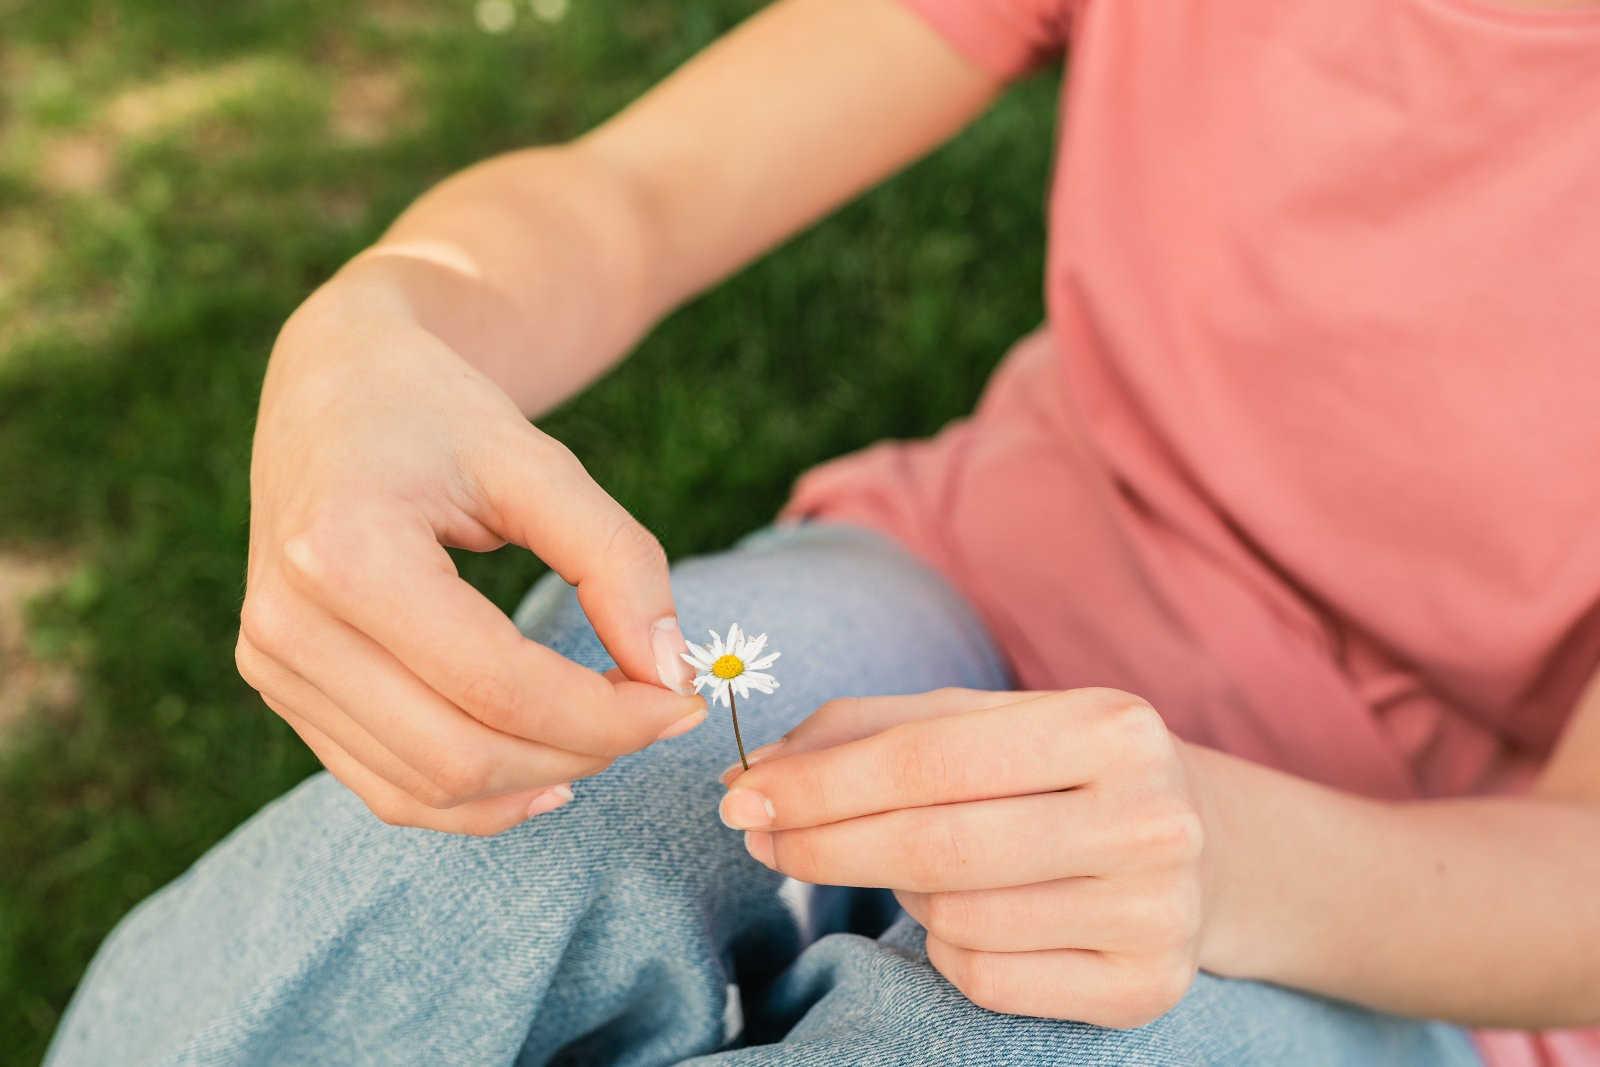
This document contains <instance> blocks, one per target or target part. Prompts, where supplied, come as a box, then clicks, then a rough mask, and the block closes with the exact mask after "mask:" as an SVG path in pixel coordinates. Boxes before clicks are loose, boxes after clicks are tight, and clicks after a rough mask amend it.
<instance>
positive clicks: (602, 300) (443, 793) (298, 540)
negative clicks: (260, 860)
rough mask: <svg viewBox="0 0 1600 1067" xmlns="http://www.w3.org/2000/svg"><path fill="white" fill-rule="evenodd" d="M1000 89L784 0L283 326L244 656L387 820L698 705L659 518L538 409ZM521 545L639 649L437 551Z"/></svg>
mask: <svg viewBox="0 0 1600 1067" xmlns="http://www.w3.org/2000/svg"><path fill="white" fill-rule="evenodd" d="M997 91H998V86H997V85H996V84H995V83H994V81H993V79H991V78H989V77H987V76H985V75H982V74H980V73H979V72H977V71H975V70H973V69H971V68H970V67H968V66H967V64H966V63H965V61H963V60H962V59H960V58H959V57H958V56H957V55H956V54H955V53H954V51H952V50H951V49H950V48H949V47H948V46H947V45H946V44H945V43H944V42H943V40H942V39H940V38H939V37H937V35H935V34H934V33H933V31H931V30H929V29H928V28H926V27H925V26H924V25H923V24H922V23H921V21H920V20H918V19H917V18H916V17H915V16H913V15H911V14H910V13H908V12H906V11H904V10H902V9H901V8H900V7H899V6H898V5H897V4H895V3H894V2H893V0H788V2H786V3H782V4H779V5H777V6H775V7H774V8H772V9H770V10H768V11H766V12H764V13H763V14H761V15H759V16H757V17H756V18H755V19H753V20H751V21H750V22H748V23H747V24H746V25H745V26H743V27H741V28H740V29H738V30H736V31H735V32H734V33H733V34H732V35H731V36H730V37H728V38H727V39H725V40H724V41H723V42H721V43H720V44H718V45H715V46H713V47H712V48H711V49H709V50H708V51H707V52H705V53H704V54H703V55H701V56H700V57H699V58H697V59H696V60H694V61H693V62H691V63H690V64H688V65H687V66H686V67H685V68H684V69H683V70H681V71H679V72H678V73H677V74H676V75H674V76H673V77H671V78H669V79H667V81H665V82H664V83H663V84H662V85H661V86H659V87H658V88H657V89H655V90H654V91H653V92H652V93H650V94H649V95H647V96H646V97H644V98H643V99H641V100H640V101H639V102H637V103H636V104H634V105H633V106H632V107H630V108H629V109H627V110H626V111H624V112H623V113H622V114H620V115H619V116H617V117H616V118H614V119H613V120H611V121H610V122H609V123H607V124H605V125H604V126H602V127H600V128H599V129H597V130H595V131H594V132H593V133H591V134H589V135H588V136H586V137H584V138H583V139H581V140H580V141H578V142H576V143H574V144H571V145H566V146H561V147H556V148H542V149H533V150H528V151H522V152H513V153H511V154H509V155H506V156H502V157H499V158H496V159H492V160H489V161H488V162H485V163H482V164H480V165H478V166H475V167H472V168H470V169H468V170H467V171H464V172H463V173H461V174H458V175H456V176H454V177H452V178H450V179H448V180H447V181H445V182H444V183H443V184H442V185H440V186H439V187H438V188H436V189H434V190H433V191H431V192H429V193H427V194H426V195H424V196H423V197H422V198H421V199H420V200H419V201H417V203H416V204H415V205H414V206H412V207H411V208H410V209H409V210H408V211H406V212H405V213H404V214H403V215H402V216H401V218H400V219H399V220H398V221H397V222H396V223H395V224H394V226H393V227H392V228H391V229H390V231H389V232H388V233H387V234H386V235H385V236H384V237H383V239H382V240H381V241H380V242H379V243H378V244H377V245H376V246H375V247H374V248H372V249H369V250H368V251H367V252H365V253H363V254H361V255H359V256H357V257H356V258H355V259H354V260H353V261H352V262H351V263H350V264H348V265H347V266H346V267H345V268H344V269H342V270H341V271H340V272H339V273H338V274H337V275H336V276H335V277H334V278H333V279H332V280H331V281H329V282H328V283H327V284H325V285H324V286H323V287H322V288H321V289H319V290H318V291H317V292H316V293H315V294H313V295H312V296H311V297H310V298H309V299H308V300H307V301H306V303H305V304H304V305H303V306H302V307H301V308H299V309H298V310H297V311H296V312H295V313H294V315H293V316H292V317H291V318H290V320H289V322H288V323H287V324H286V325H285V326H284V328H283V330H282V332H281V334H280V336H279V338H278V341H277V344H276V345H275V346H274V349H273V353H272V358H271V360H270V362H269V365H268V370H267V376H266V381H265V383H264V385H263V388H262V398H261V407H260V412H259V417H258V422H257V429H256V436H255V447H254V455H253V460H252V466H251V503H252V507H251V520H250V558H249V567H248V574H247V584H246V594H245V599H244V605H243V610H242V613H241V624H240V635H239V640H238V644H237V648H236V659H237V661H238V665H239V669H240V672H241V673H242V674H243V675H244V677H245V678H246V679H247V680H248V681H249V682H250V683H251V684H252V685H253V686H254V687H255V688H256V689H258V690H259V691H260V692H261V694H262V696H263V699H264V700H265V701H266V703H267V704H268V705H269V706H270V707H271V708H272V709H273V710H274V711H276V712H278V713H279V714H280V715H282V716H283V718H284V719H285V720H287V721H288V723H289V724H290V725H291V726H292V727H293V728H294V729H295V730H296V732H297V733H299V735H300V736H301V738H302V739H304V740H305V742H306V743H307V744H308V745H309V746H310V747H311V748H312V749H313V750H314V751H315V752H316V754H317V756H318V757H319V758H320V759H321V760H322V762H323V763H324V764H325V765H326V766H327V768H328V770H329V771H330V772H331V773H333V774H334V775H335V776H336V777H338V778H339V779H340V780H341V781H343V782H344V783H345V784H346V785H348V786H349V787H350V788H351V789H352V790H354V791H355V792H356V793H357V794H358V795H359V796H360V797H361V798H362V800H364V801H365V802H366V803H367V805H368V806H369V807H370V808H371V809H372V810H373V811H374V812H375V813H376V814H377V815H378V816H379V817H380V818H382V819H384V820H386V821H388V822H392V823H398V824H406V825H414V826H425V827H431V828H434V829H440V830H451V831H457V832H462V833H476V834H492V833H497V832H499V831H501V830H504V829H506V828H507V827H509V826H512V825H515V824H516V823H517V822H519V821H521V820H522V819H524V818H526V817H528V815H529V814H536V813H539V812H542V811H548V810H551V809H552V808H554V807H557V806H559V805H560V804H561V803H564V802H565V801H566V800H567V799H569V798H570V796H571V793H570V790H568V789H567V788H566V783H568V782H570V781H572V780H573V779H575V778H578V777H582V776H584V775H589V774H594V773H596V772H597V771H599V770H601V769H602V768H604V767H605V766H606V765H607V764H608V763H609V761H610V759H611V758H613V757H615V756H617V755H620V754H622V753H625V752H629V751H633V750H636V749H638V748H641V747H643V746H645V745H647V744H649V743H651V742H652V741H654V740H656V739H657V738H659V737H662V736H670V735H671V734H672V733H673V732H675V731H677V732H681V731H682V730H685V729H689V728H692V727H693V726H694V725H696V724H697V723H698V721H699V720H700V719H701V718H703V717H704V714H705V712H704V704H703V702H702V701H701V700H700V699H699V698H698V697H695V696H692V695H679V693H677V692H672V691H670V690H669V687H675V688H677V689H678V690H679V691H680V692H682V693H688V692H689V691H688V688H687V682H688V670H687V666H686V665H685V664H684V663H683V662H682V661H681V660H680V659H679V658H678V653H679V652H681V651H683V648H684V645H683V641H682V637H681V633H679V631H678V629H677V625H676V622H675V619H674V612H673V604H672V592H671V586H670V583H669V580H668V575H667V562H666V558H665V556H664V555H663V553H662V551H661V548H660V546H659V545H658V544H657V542H656V540H655V538H654V537H653V536H652V535H651V534H650V532H649V531H647V530H646V529H644V527H642V526H641V525H639V524H638V523H637V522H636V521H634V520H633V519H632V517H631V516H629V515H628V513H627V512H626V511H625V510H624V509H623V508H622V507H621V506H619V505H618V504H617V503H616V502H615V501H613V500H612V499H611V498H610V497H609V496H607V495H606V493H605V492H604V491H603V490H602V489H601V488H600V487H599V486H598V485H596V484H595V483H594V482H593V480H592V479H590V478H589V476H588V475H587V474H586V473H585V471H584V469H583V467H582V465H581V463H580V462H579V461H578V460H577V459H576V458H575V457H574V456H573V455H572V454H571V453H570V452H569V451H568V450H567V449H565V448H564V447H563V446H562V445H561V444H560V443H559V442H557V441H555V440H553V439H551V438H550V437H548V436H546V435H545V434H543V433H541V432H540V431H538V430H537V429H535V428H534V427H532V426H530V425H529V424H528V422H527V416H529V415H537V414H538V413H540V412H542V411H545V410H547V409H548V408H550V407H551V406H553V405H554V404H556V403H558V402H560V401H561V400H562V399H564V398H566V397H567V396H569V395H571V394H572V393H573V392H575V391H577V390H578V389H580V388H582V387H583V386H584V385H585V384H587V383H588V382H589V381H591V380H593V379H594V378H595V377H597V376H598V375H599V374H600V373H601V372H602V371H603V370H605V369H606V368H607V367H609V366H611V365H612V364H613V363H615V362H616V361H617V360H618V359H619V358H621V356H622V354H623V353H624V352H625V351H626V350H627V349H628V347H629V346H631V345H632V344H633V343H634V342H635V341H636V340H637V339H638V338H639V336H640V335H641V334H642V333H643V332H644V331H645V330H647V329H648V328H649V326H650V325H651V324H652V323H653V322H655V321H656V320H657V319H659V318H660V317H661V316H663V315H665V314H666V313H667V312H668V311H670V310H671V309H672V308H673V307H675V306H676V305H678V304H679V303H681V302H682V301H683V300H685V299H687V298H688V297H689V296H691V295H693V294H694V293H696V292H698V291H700V290H701V289H703V288H705V287H706V286H708V285H710V284H712V283H713V282H715V281H717V280H718V279H720V278H721V277H723V276H724V275H726V274H728V273H729V272H730V271H732V270H733V269H735V268H736V267H737V266H739V265H740V264H742V263H744V262H745V261H747V260H749V259H750V258H752V257H753V256H755V255H757V254H758V253H760V252H762V251H764V250H765V249H767V248H769V247H771V246H772V245H773V244H775V243H776V242H777V241H779V240H780V239H782V238H783V237H785V236H787V235H788V234H790V233H793V232H794V231H796V230H798V229H799V228H801V227H802V226H803V225H805V224H806V223H808V222H810V221H811V220H813V219H815V218H816V217H817V216H819V215H821V214H823V213H824V212H825V211H827V210H828V209H829V208H831V207H833V206H834V205H836V204H838V203H840V202H841V201H843V200H845V199H847V198H848V197H849V196H851V195H852V194H854V193H855V192H857V191H859V190H860V189H862V188H863V187H865V186H867V185H869V184H871V183H872V182H874V181H875V180H877V179H879V178H880V177H882V176H884V175H886V174H888V173H890V172H892V171H893V170H895V169H897V168H898V167H899V166H901V165H903V164H904V163H905V162H907V161H909V160H911V159H913V158H915V157H917V156H919V155H921V154H923V153H924V152H926V151H927V150H928V149H929V148H931V147H932V146H934V145H936V144H938V143H939V142H941V141H943V140H944V139H946V138H947V137H949V136H950V135H951V134H952V133H954V132H955V131H956V130H958V129H959V128H960V127H961V126H962V125H964V124H965V123H966V122H967V121H968V120H969V119H971V118H972V117H973V116H974V115H975V114H977V113H978V112H979V111H980V110H981V109H982V108H983V107H984V105H985V104H987V103H988V101H989V100H990V99H992V98H993V96H994V95H995V93H996V92H997ZM663 264H669V265H670V269H662V265H663ZM506 542H512V543H515V544H518V545H521V546H523V547H525V548H527V549H529V550H530V551H532V552H534V553H535V554H537V555H538V556H539V557H540V558H541V559H543V560H544V561H545V562H546V563H548V564H549V565H550V566H551V567H552V568H553V569H554V570H556V571H557V572H559V573H560V574H561V575H562V576H563V577H565V578H566V579H567V580H568V581H571V582H573V583H574V584H575V585H577V587H578V591H579V598H580V600H581V602H582V604H583V607H584V610H585V611H586V612H587V614H588V616H589V618H590V621H591V622H592V623H593V624H594V627H595V630H596V632H597V633H598V634H599V636H600V638H601V640H602V641H603V642H604V643H605V646H606V648H607V650H608V651H609V652H610V653H611V655H612V657H613V658H614V659H615V660H616V662H617V664H618V670H617V671H616V672H613V673H612V674H611V675H609V676H607V677H601V676H599V675H596V674H594V673H592V672H589V671H585V670H583V669H582V668H579V667H577V666H575V665H573V664H571V663H570V662H568V661H566V660H564V659H561V658H560V657H558V656H555V655H554V654H552V653H550V652H549V651H547V650H546V649H543V648H542V647H540V646H539V645H537V644H535V643H534V642H531V641H528V640H526V639H525V638H523V637H522V636H521V635H520V634H518V633H517V631H516V628H515V627H514V626H512V624H511V623H510V621H509V620H507V619H506V618H505V616H504V615H503V614H501V613H500V612H499V611H497V610H496V609H495V608H493V607H492V606H491V605H490V604H489V602H488V601H487V600H485V599H483V598H482V597H481V596H479V595H478V594H477V593H476V592H475V591H473V590H472V589H471V588H470V587H469V586H468V585H467V584H466V583H464V582H463V581H461V580H460V579H459V577H458V576H457V575H456V573H455V570H454V567H453V565H452V563H451V561H450V558H449V556H448V554H447V553H446V552H445V550H444V546H457V547H463V548H468V549H474V550H487V549H492V548H495V547H498V546H499V545H501V544H503V543H506Z"/></svg>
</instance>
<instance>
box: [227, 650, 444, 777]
mask: <svg viewBox="0 0 1600 1067" xmlns="http://www.w3.org/2000/svg"><path fill="white" fill-rule="evenodd" d="M234 660H235V662H236V663H237V664H238V667H239V673H240V675H242V676H243V677H244V679H245V681H247V682H249V683H250V685H251V687H252V688H254V689H255V690H257V691H258V692H259V693H260V694H261V698H262V700H263V701H264V702H265V703H266V704H267V706H268V707H271V708H274V709H277V708H279V707H285V708H293V709H294V714H295V717H296V720H297V721H301V722H304V723H305V724H307V725H309V726H310V727H312V728H314V729H315V730H316V731H317V732H318V733H319V734H321V735H322V736H324V737H326V738H327V739H328V741H330V742H331V743H332V744H334V745H336V746H337V747H338V748H339V749H340V751H342V752H344V753H345V754H347V755H349V756H350V757H351V758H353V759H354V760H355V761H356V762H357V763H359V764H361V765H362V766H363V767H365V768H367V769H368V770H369V771H371V772H373V773H374V774H376V775H377V776H378V777H379V778H382V779H383V780H384V781H386V782H388V783H389V784H390V785H392V786H394V787H395V788H396V789H399V790H400V791H401V792H403V793H405V794H407V795H408V796H410V797H411V798H412V799H413V800H417V801H419V802H421V803H423V804H426V805H428V806H429V807H434V808H447V807H450V806H451V801H452V798H451V797H449V796H448V795H447V794H446V793H445V792H444V790H443V789H441V788H439V787H438V786H437V785H435V784H434V783H433V782H431V781H429V780H428V778H427V777H426V776H425V775H423V774H422V773H421V772H420V771H418V770H417V769H416V768H414V767H412V766H411V765H410V764H408V763H406V762H405V761H404V760H402V759H400V757H398V756H396V755H395V754H394V753H393V752H391V751H390V750H389V749H388V748H386V747H385V746H384V745H383V743H382V742H380V741H378V740H377V739H376V738H375V737H373V736H372V735H371V734H369V733H368V732H367V731H366V730H364V729H362V728H361V726H360V724H359V723H357V722H356V721H355V720H354V719H352V718H351V717H350V716H348V715H346V714H345V713H344V712H343V711H342V710H341V709H340V708H339V707H338V706H337V705H336V704H334V703H333V701H331V700H329V699H328V697H327V695H326V694H324V693H323V692H322V691H321V690H320V689H318V688H317V687H316V686H314V685H312V684H311V683H310V682H308V681H306V680H305V679H304V678H302V677H300V676H299V675H298V674H296V673H294V672H293V671H291V670H290V669H289V668H287V667H285V666H283V664H281V663H279V662H278V661H277V660H275V659H273V658H272V657H270V656H268V655H266V654H265V653H263V652H262V651H261V650H260V649H258V648H256V647H255V646H254V645H252V644H250V642H249V641H248V640H246V639H245V638H243V637H241V638H240V639H239V644H238V647H237V648H236V649H235V651H234Z"/></svg>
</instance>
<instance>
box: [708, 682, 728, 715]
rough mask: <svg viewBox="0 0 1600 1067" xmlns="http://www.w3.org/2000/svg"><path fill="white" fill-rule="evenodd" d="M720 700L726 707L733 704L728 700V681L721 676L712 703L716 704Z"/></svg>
mask: <svg viewBox="0 0 1600 1067" xmlns="http://www.w3.org/2000/svg"><path fill="white" fill-rule="evenodd" d="M719 700H720V701H721V702H722V706H723V707H725V708H728V707H732V706H733V705H732V704H730V703H729V702H728V683H727V682H725V681H723V680H722V679H721V678H718V679H717V685H716V690H715V691H714V692H713V693H712V694H711V703H713V704H715V703H717V702H718V701H719Z"/></svg>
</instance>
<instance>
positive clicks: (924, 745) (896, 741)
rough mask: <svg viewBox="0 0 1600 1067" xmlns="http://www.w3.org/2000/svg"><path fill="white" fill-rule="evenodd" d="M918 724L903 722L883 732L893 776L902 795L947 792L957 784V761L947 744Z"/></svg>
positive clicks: (933, 794) (946, 793)
mask: <svg viewBox="0 0 1600 1067" xmlns="http://www.w3.org/2000/svg"><path fill="white" fill-rule="evenodd" d="M917 725H918V724H916V723H904V724H902V725H899V726H894V727H891V728H890V729H888V730H887V731H885V732H884V734H883V738H884V744H885V745H886V746H887V747H888V749H889V760H888V762H889V773H890V774H891V775H892V779H891V780H892V781H893V783H894V785H895V788H896V790H897V791H898V792H899V793H900V794H901V795H902V796H908V797H923V796H933V797H942V796H948V795H949V794H950V793H951V791H952V790H953V789H954V788H955V787H956V785H957V784H958V783H957V782H956V780H955V775H956V769H955V764H954V763H953V762H952V761H951V759H950V754H949V753H948V752H947V751H946V750H945V748H944V746H943V745H941V744H939V743H938V742H937V739H936V738H934V737H933V736H931V735H930V734H929V733H928V732H927V731H924V730H919V729H917Z"/></svg>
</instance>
